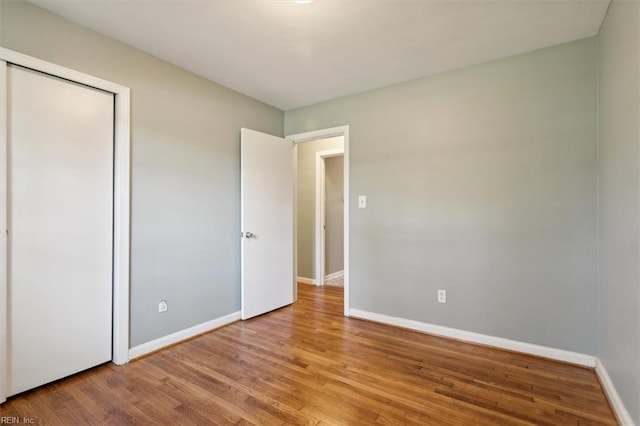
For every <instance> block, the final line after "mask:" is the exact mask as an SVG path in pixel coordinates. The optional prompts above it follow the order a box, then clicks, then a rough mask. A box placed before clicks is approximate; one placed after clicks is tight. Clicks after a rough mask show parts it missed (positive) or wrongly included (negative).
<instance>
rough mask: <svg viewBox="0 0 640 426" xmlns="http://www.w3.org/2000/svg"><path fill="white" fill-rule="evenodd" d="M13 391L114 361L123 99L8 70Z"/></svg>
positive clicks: (10, 376)
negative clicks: (116, 175)
mask: <svg viewBox="0 0 640 426" xmlns="http://www.w3.org/2000/svg"><path fill="white" fill-rule="evenodd" d="M7 86H8V87H7V101H8V104H7V111H8V114H7V126H8V134H7V160H8V167H7V172H8V202H7V212H8V217H7V221H8V229H9V235H8V240H7V244H8V251H7V253H8V259H7V265H8V271H7V272H8V280H7V288H8V304H7V307H8V312H7V314H8V336H7V337H8V360H7V361H8V372H7V373H8V374H7V376H8V377H7V378H8V390H9V395H13V394H16V393H20V392H23V391H25V390H28V389H31V388H34V387H37V386H40V385H42V384H45V383H48V382H51V381H53V380H57V379H60V378H62V377H65V376H68V375H70V374H73V373H76V372H79V371H82V370H85V369H87V368H90V367H93V366H95V365H98V364H101V363H104V362H106V361H109V360H110V359H111V344H112V342H111V340H112V337H111V336H112V330H111V328H112V251H113V147H114V133H113V126H114V95H113V94H111V93H106V92H103V91H100V90H97V89H93V88H89V87H86V86H83V85H80V84H76V83H72V82H69V81H66V80H62V79H59V78H56V77H51V76H49V75H46V74H42V73H39V72H36V71H32V70H28V69H25V68H21V67H18V66H13V65H9V66H8V68H7Z"/></svg>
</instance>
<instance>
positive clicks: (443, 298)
mask: <svg viewBox="0 0 640 426" xmlns="http://www.w3.org/2000/svg"><path fill="white" fill-rule="evenodd" d="M438 303H447V290H438Z"/></svg>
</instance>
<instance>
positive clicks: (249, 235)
mask: <svg viewBox="0 0 640 426" xmlns="http://www.w3.org/2000/svg"><path fill="white" fill-rule="evenodd" d="M255 236H256V235H255V234H254V233H253V232H245V233H244V237H245V238H255Z"/></svg>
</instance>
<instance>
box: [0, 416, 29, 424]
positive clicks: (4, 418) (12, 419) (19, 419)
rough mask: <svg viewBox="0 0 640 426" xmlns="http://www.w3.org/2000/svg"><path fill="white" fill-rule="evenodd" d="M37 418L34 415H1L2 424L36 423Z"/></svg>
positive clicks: (0, 422) (0, 421)
mask: <svg viewBox="0 0 640 426" xmlns="http://www.w3.org/2000/svg"><path fill="white" fill-rule="evenodd" d="M35 424H36V419H34V418H32V417H8V416H2V417H0V425H35Z"/></svg>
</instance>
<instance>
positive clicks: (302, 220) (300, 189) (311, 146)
mask: <svg viewBox="0 0 640 426" xmlns="http://www.w3.org/2000/svg"><path fill="white" fill-rule="evenodd" d="M343 139H344V138H343V137H342V136H337V137H333V138H326V139H317V140H314V141H309V142H302V143H299V144H298V145H297V164H298V166H297V210H296V212H297V219H296V220H297V239H298V276H299V277H303V278H310V279H313V278H315V274H316V268H315V260H316V258H315V253H316V247H315V241H314V239H315V232H316V231H315V226H316V225H315V223H316V222H315V221H316V152H318V151H326V150H329V149H337V148H343V146H344V140H343Z"/></svg>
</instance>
